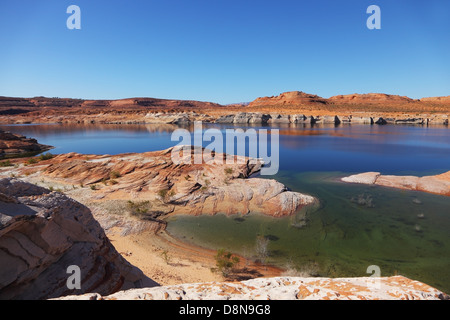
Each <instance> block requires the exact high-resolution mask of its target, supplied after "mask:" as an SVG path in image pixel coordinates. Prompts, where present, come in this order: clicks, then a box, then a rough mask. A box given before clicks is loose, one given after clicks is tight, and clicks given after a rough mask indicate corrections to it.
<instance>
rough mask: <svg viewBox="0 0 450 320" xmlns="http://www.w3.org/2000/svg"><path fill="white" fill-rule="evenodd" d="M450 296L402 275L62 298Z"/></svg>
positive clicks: (280, 280) (257, 281)
mask: <svg viewBox="0 0 450 320" xmlns="http://www.w3.org/2000/svg"><path fill="white" fill-rule="evenodd" d="M448 298H449V297H448V295H446V294H445V293H443V292H441V291H439V290H437V289H435V288H432V287H430V286H428V285H426V284H424V283H421V282H419V281H413V280H410V279H408V278H405V277H402V276H395V277H387V278H335V279H333V278H298V277H277V278H259V279H252V280H247V281H241V282H211V283H197V284H182V285H173V286H164V287H157V288H145V289H132V290H127V291H121V292H117V293H115V294H112V295H109V296H102V295H99V294H86V295H80V296H67V297H64V298H61V299H62V300H268V299H269V300H376V299H378V300H444V299H448Z"/></svg>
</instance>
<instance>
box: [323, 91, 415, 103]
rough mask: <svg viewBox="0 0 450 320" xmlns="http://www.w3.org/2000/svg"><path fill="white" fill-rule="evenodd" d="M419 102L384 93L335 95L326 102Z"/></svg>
mask: <svg viewBox="0 0 450 320" xmlns="http://www.w3.org/2000/svg"><path fill="white" fill-rule="evenodd" d="M418 101H419V100H414V99H411V98H408V97H405V96H398V95H392V94H385V93H365V94H357V93H354V94H347V95H337V96H333V97H330V98H329V99H328V102H332V103H383V102H391V103H392V102H400V103H405V102H407V103H410V102H418Z"/></svg>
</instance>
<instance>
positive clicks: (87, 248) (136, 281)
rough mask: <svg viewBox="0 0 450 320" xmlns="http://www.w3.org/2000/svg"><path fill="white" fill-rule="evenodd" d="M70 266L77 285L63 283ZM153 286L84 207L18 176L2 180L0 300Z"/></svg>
mask: <svg viewBox="0 0 450 320" xmlns="http://www.w3.org/2000/svg"><path fill="white" fill-rule="evenodd" d="M71 265H76V266H78V267H79V268H80V271H81V273H80V276H81V289H79V290H77V289H74V290H69V289H68V287H67V286H66V282H67V279H68V277H69V276H70V275H71V274H68V273H67V268H68V267H69V266H71ZM155 285H157V283H155V282H154V281H152V280H151V279H149V278H147V277H146V276H145V275H144V274H143V273H142V272H141V271H140V270H139V269H138V268H136V267H134V266H132V265H131V264H129V263H128V262H127V261H126V260H125V259H124V258H123V257H122V256H121V255H120V254H119V253H118V252H117V251H116V250H115V248H114V247H113V245H112V244H111V243H110V241H109V240H108V238H107V237H106V235H105V233H104V231H103V229H102V228H101V227H100V225H99V224H98V222H97V221H96V220H95V219H94V218H93V216H92V214H91V212H90V210H89V209H88V208H87V207H85V206H84V205H82V204H80V203H78V202H76V201H74V200H72V199H70V198H68V197H66V196H65V195H63V194H61V193H58V192H50V191H49V190H47V189H45V188H42V187H38V186H35V185H33V184H30V183H26V182H22V181H20V180H18V179H8V178H5V179H0V299H48V298H54V297H59V296H62V295H67V294H81V293H88V292H97V293H100V294H105V295H108V294H111V293H114V292H116V291H117V290H121V289H122V290H124V289H129V288H142V287H147V286H155Z"/></svg>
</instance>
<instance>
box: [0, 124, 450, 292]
mask: <svg viewBox="0 0 450 320" xmlns="http://www.w3.org/2000/svg"><path fill="white" fill-rule="evenodd" d="M214 127H217V128H219V129H224V128H226V127H224V126H214ZM255 128H256V129H258V127H255ZM0 129H4V130H5V129H6V130H10V131H13V132H17V133H21V134H24V135H26V136H31V137H35V138H37V139H38V141H39V142H40V143H44V144H50V145H54V146H55V147H56V148H55V149H54V150H52V153H64V152H80V153H94V154H105V153H107V154H118V153H123V152H144V151H151V150H160V149H164V148H168V147H170V146H173V145H175V144H177V142H173V141H171V140H170V136H171V132H172V131H173V130H174V129H176V126H170V125H168V126H167V125H164V126H153V125H122V126H117V125H91V126H70V127H69V126H63V125H32V126H6V127H5V126H2V127H0ZM190 129H192V128H190ZM244 129H245V128H244ZM279 129H280V133H281V135H280V171H279V172H278V174H277V175H275V176H268V177H267V178H270V179H277V180H279V181H280V182H282V183H284V184H285V185H287V186H288V187H289V188H290V189H292V190H294V191H298V192H303V193H307V194H311V195H314V196H316V197H317V198H319V199H320V207H319V208H315V209H313V208H309V209H307V210H303V211H301V212H299V213H298V214H297V215H295V216H292V217H287V218H281V219H275V218H271V217H267V216H262V215H259V214H254V213H253V214H249V215H247V216H243V217H242V216H232V217H227V216H225V215H220V214H219V215H216V216H200V217H192V216H183V215H180V216H175V217H171V218H169V219H168V221H169V224H168V232H170V233H171V234H172V235H174V236H175V237H178V238H180V239H183V240H184V241H189V242H191V243H194V244H197V245H200V246H204V247H208V248H213V249H219V248H227V249H228V250H231V251H233V252H236V253H240V254H242V255H245V256H249V257H254V256H255V245H256V239H257V237H258V236H264V237H265V238H266V239H268V249H269V257H268V260H267V262H269V263H273V264H276V265H279V266H282V267H285V266H287V265H289V266H290V267H295V268H296V269H298V270H300V271H305V272H309V273H311V272H312V273H314V274H317V275H322V276H330V277H347V276H367V275H369V274H367V273H366V270H367V267H368V266H369V265H378V266H379V267H380V269H381V275H382V276H389V275H394V274H401V275H404V276H407V277H410V278H412V279H417V280H420V281H423V282H425V283H427V284H430V285H432V286H435V287H437V288H439V289H441V290H444V291H446V292H447V293H449V292H450V272H449V270H450V237H449V235H450V233H449V231H450V198H449V197H444V196H438V195H432V194H427V193H420V192H414V191H403V190H397V189H391V188H384V187H379V186H365V185H354V184H345V183H342V182H340V180H339V178H340V177H342V176H346V175H349V174H353V173H359V172H366V171H379V172H381V173H383V174H399V175H402V174H414V175H419V176H422V175H427V174H436V173H442V172H445V171H448V170H450V130H449V129H448V128H447V127H434V128H433V127H430V128H427V127H415V126H370V125H364V126H355V125H353V126H338V127H334V126H328V127H326V126H315V127H292V126H286V127H279ZM305 216H306V222H307V223H306V226H303V227H301V225H302V222H303V221H304V220H305Z"/></svg>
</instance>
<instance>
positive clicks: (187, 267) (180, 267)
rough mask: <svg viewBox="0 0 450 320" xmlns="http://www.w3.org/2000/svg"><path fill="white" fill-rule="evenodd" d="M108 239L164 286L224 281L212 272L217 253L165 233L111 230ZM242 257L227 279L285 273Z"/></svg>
mask: <svg viewBox="0 0 450 320" xmlns="http://www.w3.org/2000/svg"><path fill="white" fill-rule="evenodd" d="M107 236H108V238H109V239H110V240H111V242H112V244H113V245H114V247H115V248H116V249H117V251H118V252H119V253H120V254H122V256H123V257H124V258H125V259H126V260H128V261H129V262H130V263H131V264H133V265H135V266H136V267H138V268H140V269H141V270H142V271H143V272H144V274H145V275H147V276H148V277H149V278H151V279H153V280H154V281H156V282H158V283H159V284H161V285H172V284H181V283H199V282H210V281H223V280H225V279H224V278H223V277H222V275H221V274H218V273H213V272H212V271H211V268H214V267H215V260H214V256H215V254H216V251H214V250H209V249H206V248H202V247H198V246H194V245H191V244H188V243H186V242H181V241H179V240H178V239H175V238H174V237H172V236H170V235H169V234H168V233H167V232H166V231H160V232H158V233H157V234H154V233H152V232H143V233H140V234H130V235H127V236H121V235H120V230H119V228H112V229H111V230H110V232H108V234H107ZM239 258H240V263H239V266H238V268H239V269H240V270H239V271H238V272H237V273H236V277H235V278H228V279H226V280H231V281H233V280H242V279H249V278H254V277H274V276H279V275H281V273H282V272H283V270H282V269H280V268H277V267H274V266H262V265H259V264H255V263H254V262H253V261H250V260H248V259H246V258H244V257H242V256H240V257H239Z"/></svg>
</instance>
